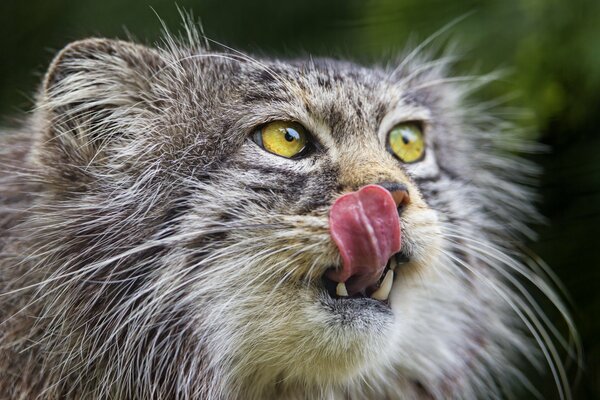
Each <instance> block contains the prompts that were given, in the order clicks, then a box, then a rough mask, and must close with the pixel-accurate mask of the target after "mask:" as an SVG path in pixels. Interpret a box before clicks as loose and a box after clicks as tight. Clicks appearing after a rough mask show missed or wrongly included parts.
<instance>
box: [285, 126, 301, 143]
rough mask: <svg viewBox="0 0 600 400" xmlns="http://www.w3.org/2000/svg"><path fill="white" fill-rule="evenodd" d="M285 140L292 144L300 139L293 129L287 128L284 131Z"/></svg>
mask: <svg viewBox="0 0 600 400" xmlns="http://www.w3.org/2000/svg"><path fill="white" fill-rule="evenodd" d="M284 137H285V140H287V141H288V142H293V141H294V140H299V139H300V134H299V133H298V132H296V130H295V129H292V128H287V129H286V130H285V136H284Z"/></svg>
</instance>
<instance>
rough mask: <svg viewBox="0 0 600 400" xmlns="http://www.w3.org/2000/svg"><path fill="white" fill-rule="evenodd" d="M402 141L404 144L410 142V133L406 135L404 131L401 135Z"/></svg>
mask: <svg viewBox="0 0 600 400" xmlns="http://www.w3.org/2000/svg"><path fill="white" fill-rule="evenodd" d="M402 142H403V143H404V144H409V143H410V135H407V134H406V133H405V134H403V135H402Z"/></svg>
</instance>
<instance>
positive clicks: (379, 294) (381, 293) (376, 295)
mask: <svg viewBox="0 0 600 400" xmlns="http://www.w3.org/2000/svg"><path fill="white" fill-rule="evenodd" d="M392 283H394V271H392V270H388V272H386V274H385V277H384V278H383V281H382V282H381V286H379V289H377V290H376V291H374V292H373V294H372V295H371V298H373V299H375V300H381V301H384V300H387V299H388V297H389V296H390V291H391V290H392Z"/></svg>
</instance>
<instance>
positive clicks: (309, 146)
mask: <svg viewBox="0 0 600 400" xmlns="http://www.w3.org/2000/svg"><path fill="white" fill-rule="evenodd" d="M274 122H285V123H289V124H290V125H299V126H300V127H302V129H303V130H304V133H305V134H306V144H305V145H304V147H303V148H302V150H300V151H299V152H298V153H296V154H294V155H293V156H292V157H286V156H282V155H281V154H277V153H273V152H272V151H269V150H267V149H266V148H265V146H264V144H263V140H262V130H263V128H264V127H265V126H267V125H269V124H272V123H274ZM250 138H251V139H252V141H253V142H254V143H255V144H256V145H257V146H258V147H260V148H261V149H262V150H264V151H265V152H267V153H269V154H273V155H274V156H277V157H281V158H284V159H286V160H298V159H301V158H305V157H307V156H309V155H310V154H311V153H312V152H313V151H314V150H315V149H316V148H317V142H316V140H315V139H314V137H313V135H312V134H311V133H310V131H309V130H308V129H306V127H305V126H304V125H302V124H301V123H299V122H296V121H286V120H279V119H278V120H273V121H268V122H265V123H264V124H262V125H260V126H259V127H257V128H256V129H254V131H252V134H251V135H250Z"/></svg>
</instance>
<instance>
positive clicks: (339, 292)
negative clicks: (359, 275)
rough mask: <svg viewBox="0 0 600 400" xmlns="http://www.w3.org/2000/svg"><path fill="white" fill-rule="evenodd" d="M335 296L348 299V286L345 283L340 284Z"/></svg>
mask: <svg viewBox="0 0 600 400" xmlns="http://www.w3.org/2000/svg"><path fill="white" fill-rule="evenodd" d="M335 294H337V295H338V296H339V297H348V290H347V289H346V284H345V283H344V282H340V283H338V284H337V286H336V287H335Z"/></svg>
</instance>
